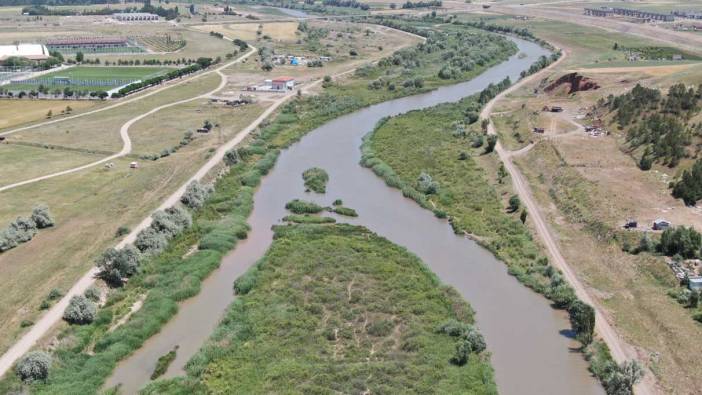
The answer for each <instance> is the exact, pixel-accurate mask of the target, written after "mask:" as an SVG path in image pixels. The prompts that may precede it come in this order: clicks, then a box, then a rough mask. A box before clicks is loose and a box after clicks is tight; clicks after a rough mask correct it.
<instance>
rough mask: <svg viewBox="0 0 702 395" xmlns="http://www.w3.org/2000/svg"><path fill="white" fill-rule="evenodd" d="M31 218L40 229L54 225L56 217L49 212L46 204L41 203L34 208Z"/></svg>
mask: <svg viewBox="0 0 702 395" xmlns="http://www.w3.org/2000/svg"><path fill="white" fill-rule="evenodd" d="M31 219H32V221H34V223H35V224H36V225H37V228H38V229H44V228H48V227H51V226H54V218H53V216H52V215H51V213H50V212H49V207H47V206H46V205H45V204H40V205H38V206H35V207H34V209H32V217H31Z"/></svg>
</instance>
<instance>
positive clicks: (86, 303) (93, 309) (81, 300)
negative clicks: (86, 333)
mask: <svg viewBox="0 0 702 395" xmlns="http://www.w3.org/2000/svg"><path fill="white" fill-rule="evenodd" d="M96 314H97V306H96V305H95V303H93V302H91V301H90V300H88V298H86V297H85V296H81V295H76V296H74V297H72V298H71V301H70V302H69V303H68V307H66V310H65V311H64V312H63V319H64V320H66V321H68V322H69V323H71V324H78V325H83V324H89V323H91V322H93V320H94V319H95V315H96Z"/></svg>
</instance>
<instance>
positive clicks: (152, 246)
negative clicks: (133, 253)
mask: <svg viewBox="0 0 702 395" xmlns="http://www.w3.org/2000/svg"><path fill="white" fill-rule="evenodd" d="M134 246H135V247H136V248H138V249H139V251H141V252H142V253H144V254H148V255H154V254H158V253H159V252H161V251H163V250H164V249H165V248H166V247H167V246H168V239H167V238H166V235H164V234H163V233H159V232H158V231H157V230H155V229H154V228H146V229H144V230H142V231H141V232H139V234H138V235H137V237H136V240H134Z"/></svg>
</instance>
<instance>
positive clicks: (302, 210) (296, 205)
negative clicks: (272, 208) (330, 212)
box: [285, 199, 324, 214]
mask: <svg viewBox="0 0 702 395" xmlns="http://www.w3.org/2000/svg"><path fill="white" fill-rule="evenodd" d="M285 208H286V209H288V210H290V211H291V212H293V213H295V214H316V213H319V212H321V211H322V210H324V207H322V206H320V205H318V204H317V203H313V202H306V201H304V200H300V199H295V200H292V201H290V202H288V203H287V204H286V205H285Z"/></svg>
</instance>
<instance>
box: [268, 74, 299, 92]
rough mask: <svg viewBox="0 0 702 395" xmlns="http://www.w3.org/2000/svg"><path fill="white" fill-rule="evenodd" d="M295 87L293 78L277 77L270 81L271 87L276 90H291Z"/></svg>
mask: <svg viewBox="0 0 702 395" xmlns="http://www.w3.org/2000/svg"><path fill="white" fill-rule="evenodd" d="M294 87H295V78H293V77H278V78H276V79H274V80H273V81H271V88H272V89H273V90H276V91H285V90H292V89H293V88H294Z"/></svg>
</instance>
